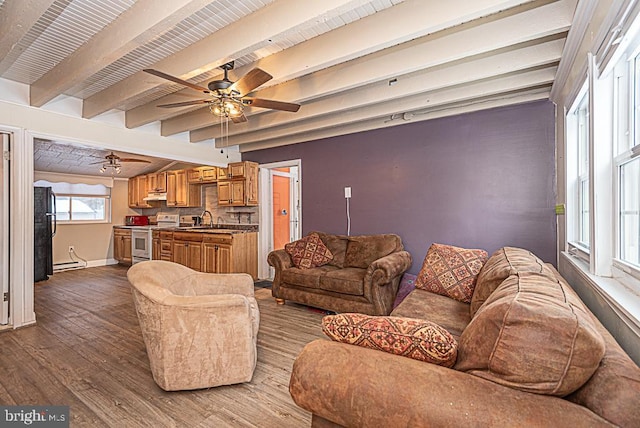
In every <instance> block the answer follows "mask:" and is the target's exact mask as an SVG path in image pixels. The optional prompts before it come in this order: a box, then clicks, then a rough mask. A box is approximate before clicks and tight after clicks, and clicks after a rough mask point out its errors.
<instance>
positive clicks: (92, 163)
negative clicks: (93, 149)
mask: <svg viewBox="0 0 640 428" xmlns="http://www.w3.org/2000/svg"><path fill="white" fill-rule="evenodd" d="M105 162H108V161H107V160H104V159H103V160H101V161H98V162H91V163H90V164H89V165H97V164H99V163H105Z"/></svg>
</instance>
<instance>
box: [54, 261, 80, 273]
mask: <svg viewBox="0 0 640 428" xmlns="http://www.w3.org/2000/svg"><path fill="white" fill-rule="evenodd" d="M72 269H84V263H82V262H64V263H56V264H54V265H53V271H54V272H62V271H65V270H72Z"/></svg>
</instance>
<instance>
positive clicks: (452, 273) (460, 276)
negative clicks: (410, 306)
mask: <svg viewBox="0 0 640 428" xmlns="http://www.w3.org/2000/svg"><path fill="white" fill-rule="evenodd" d="M488 258H489V255H488V254H487V252H486V251H484V250H468V249H466V248H458V247H453V246H451V245H442V244H432V245H431V247H429V251H427V256H426V257H425V258H424V263H423V264H422V269H420V273H419V274H418V278H417V279H416V288H421V289H423V290H427V291H430V292H432V293H436V294H441V295H443V296H447V297H451V298H452V299H456V300H459V301H461V302H464V303H470V302H471V296H473V289H474V288H475V286H476V280H477V279H478V274H479V273H480V270H481V269H482V266H484V264H485V263H486V261H487V259H488Z"/></svg>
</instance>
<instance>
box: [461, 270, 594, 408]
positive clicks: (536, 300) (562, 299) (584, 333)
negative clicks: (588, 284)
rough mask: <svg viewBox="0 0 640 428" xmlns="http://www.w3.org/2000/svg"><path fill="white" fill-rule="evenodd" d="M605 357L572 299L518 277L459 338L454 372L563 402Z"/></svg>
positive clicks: (560, 288)
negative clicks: (469, 374) (552, 396)
mask: <svg viewBox="0 0 640 428" xmlns="http://www.w3.org/2000/svg"><path fill="white" fill-rule="evenodd" d="M604 351H605V343H604V340H603V338H602V336H601V335H600V333H599V332H598V330H597V327H596V325H595V324H594V321H593V319H592V318H591V317H590V316H589V313H588V312H587V311H586V309H585V308H584V306H583V304H582V302H581V301H580V300H579V299H578V297H577V296H576V295H575V294H574V293H571V292H569V291H565V289H564V285H563V284H562V283H560V282H559V281H558V280H556V279H551V278H549V277H548V276H546V275H541V274H539V273H530V272H521V273H518V274H516V275H511V276H510V277H509V278H507V279H505V280H504V282H502V284H500V286H498V288H497V289H496V290H495V291H494V292H493V293H492V294H491V296H490V297H489V298H488V299H487V301H486V302H485V304H484V305H483V306H482V307H481V308H480V310H479V311H478V312H477V313H476V314H475V317H474V318H473V319H472V320H471V322H470V323H469V325H468V326H467V328H466V329H465V330H464V331H463V332H462V335H461V336H460V345H459V355H458V363H457V364H456V369H457V370H461V371H465V372H469V373H471V374H473V375H476V376H479V377H482V378H484V379H487V380H490V381H493V382H496V383H499V384H501V385H505V386H508V387H511V388H516V389H520V390H522V391H527V392H533V393H537V394H545V395H555V396H560V397H562V396H565V395H567V394H570V393H572V392H573V391H575V390H577V389H578V388H580V386H582V385H583V384H584V383H585V382H586V381H587V380H589V378H590V377H591V375H593V373H594V372H595V371H596V369H597V368H598V366H599V364H600V360H601V359H602V357H603V355H604Z"/></svg>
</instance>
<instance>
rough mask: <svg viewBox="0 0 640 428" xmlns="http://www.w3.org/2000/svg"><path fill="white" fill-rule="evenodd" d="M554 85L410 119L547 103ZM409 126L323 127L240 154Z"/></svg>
mask: <svg viewBox="0 0 640 428" xmlns="http://www.w3.org/2000/svg"><path fill="white" fill-rule="evenodd" d="M550 90H551V85H549V86H546V87H541V88H534V89H531V90H528V91H524V92H519V93H517V94H495V95H493V96H488V97H483V98H482V99H478V100H476V101H475V102H474V103H469V102H461V103H453V104H448V105H445V106H440V107H438V108H434V109H431V110H428V111H426V110H425V111H424V113H421V114H420V116H414V117H412V118H411V122H422V121H425V120H431V119H437V118H440V117H446V116H453V115H460V114H464V113H470V112H474V111H479V110H486V109H490V108H496V107H504V106H509V105H515V104H522V103H526V102H532V101H540V100H546V99H548V98H549V92H550ZM406 123H408V122H407V121H405V120H404V119H402V118H399V119H398V120H388V118H373V119H369V120H366V121H362V122H354V123H350V124H348V125H343V126H335V127H331V128H323V129H318V130H314V131H309V132H305V133H303V134H292V135H287V136H286V137H281V138H274V139H271V140H264V141H260V142H256V143H250V144H243V145H241V146H239V151H240V153H247V152H252V151H254V150H263V149H270V148H274V147H281V146H286V145H290V144H297V143H304V142H308V141H314V142H319V140H322V139H325V141H328V140H326V139H327V138H330V137H338V136H342V135H348V134H355V133H357V132H365V131H371V130H374V129H381V128H389V127H392V126H399V125H404V124H406Z"/></svg>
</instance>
